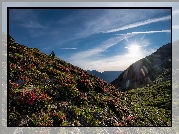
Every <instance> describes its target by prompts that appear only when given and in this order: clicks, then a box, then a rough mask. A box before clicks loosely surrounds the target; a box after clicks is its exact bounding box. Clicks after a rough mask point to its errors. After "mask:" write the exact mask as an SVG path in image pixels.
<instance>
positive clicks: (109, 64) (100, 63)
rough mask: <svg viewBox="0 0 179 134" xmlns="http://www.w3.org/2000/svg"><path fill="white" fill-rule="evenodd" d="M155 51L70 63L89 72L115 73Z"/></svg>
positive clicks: (79, 60)
mask: <svg viewBox="0 0 179 134" xmlns="http://www.w3.org/2000/svg"><path fill="white" fill-rule="evenodd" d="M154 51H155V49H150V50H145V49H144V50H141V51H140V52H139V53H138V54H137V55H135V56H134V55H131V54H130V53H126V54H121V55H115V56H112V57H108V58H104V59H100V60H94V59H92V58H91V59H88V58H86V59H85V60H84V59H78V60H76V61H71V62H70V63H73V64H74V65H78V66H79V67H81V68H83V69H90V70H94V69H95V70H98V71H100V72H102V71H104V70H109V71H110V70H111V71H116V70H120V71H123V70H124V69H126V68H127V67H128V66H129V65H131V64H132V63H134V62H136V61H138V60H140V59H142V58H144V57H145V56H148V55H150V54H151V53H153V52H154Z"/></svg>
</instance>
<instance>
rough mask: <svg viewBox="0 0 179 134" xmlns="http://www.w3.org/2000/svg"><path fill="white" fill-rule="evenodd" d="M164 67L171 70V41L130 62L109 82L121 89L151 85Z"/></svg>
mask: <svg viewBox="0 0 179 134" xmlns="http://www.w3.org/2000/svg"><path fill="white" fill-rule="evenodd" d="M164 64H166V65H164ZM167 65H168V66H167ZM164 67H165V68H167V69H170V70H171V43H168V44H166V45H164V46H162V47H160V48H159V49H157V50H156V51H155V52H154V53H152V54H151V55H149V56H146V57H145V58H142V59H140V60H138V61H136V62H134V63H133V64H131V65H130V66H129V67H128V68H127V69H126V70H124V71H123V72H122V73H121V74H120V75H119V76H118V78H116V79H115V80H114V81H112V82H111V84H112V85H114V86H115V87H116V88H118V89H119V90H121V91H126V90H130V89H133V88H139V87H143V86H145V85H147V84H149V85H152V84H153V81H154V80H155V79H156V78H157V76H158V75H159V74H160V73H161V72H162V71H163V68H164ZM154 72H155V73H154Z"/></svg>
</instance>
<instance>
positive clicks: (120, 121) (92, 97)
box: [4, 36, 171, 127]
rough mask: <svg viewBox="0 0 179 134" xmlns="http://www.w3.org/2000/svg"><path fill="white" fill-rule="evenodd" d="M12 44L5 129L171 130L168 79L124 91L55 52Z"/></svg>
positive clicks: (11, 42)
mask: <svg viewBox="0 0 179 134" xmlns="http://www.w3.org/2000/svg"><path fill="white" fill-rule="evenodd" d="M8 40H9V41H8V45H7V47H8V55H7V56H8V57H7V58H8V66H7V71H8V73H7V75H8V85H7V96H8V99H7V100H8V110H7V112H8V114H7V115H8V116H7V117H8V121H7V124H8V125H7V126H11V127H12V126H16V127H18V126H24V127H25V126H28V127H32V126H38V127H40V126H48V127H50V126H55V127H58V126H171V107H170V106H171V84H170V80H168V81H165V82H159V83H156V84H154V85H152V86H151V87H143V88H139V89H137V90H131V91H129V92H121V91H119V90H118V89H116V88H115V87H114V86H112V85H111V84H108V83H107V82H105V81H104V80H102V79H100V78H98V77H96V76H94V75H92V74H89V73H88V72H87V71H85V70H83V69H81V68H79V67H77V66H74V65H72V64H70V63H66V62H65V61H64V60H61V59H59V58H57V57H55V54H54V57H53V56H51V55H48V54H44V53H42V52H40V50H38V49H37V48H29V47H27V46H25V45H21V44H18V43H16V42H15V40H14V39H13V38H12V37H11V36H8ZM4 47H5V46H4ZM144 89H145V92H144ZM148 97H150V99H149V98H148Z"/></svg>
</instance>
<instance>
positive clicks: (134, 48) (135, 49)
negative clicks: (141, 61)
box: [128, 44, 141, 56]
mask: <svg viewBox="0 0 179 134" xmlns="http://www.w3.org/2000/svg"><path fill="white" fill-rule="evenodd" d="M140 47H141V46H139V45H138V44H131V45H130V46H129V47H128V49H129V54H130V55H132V56H137V55H138V54H140Z"/></svg>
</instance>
